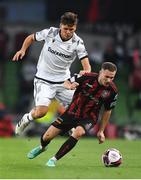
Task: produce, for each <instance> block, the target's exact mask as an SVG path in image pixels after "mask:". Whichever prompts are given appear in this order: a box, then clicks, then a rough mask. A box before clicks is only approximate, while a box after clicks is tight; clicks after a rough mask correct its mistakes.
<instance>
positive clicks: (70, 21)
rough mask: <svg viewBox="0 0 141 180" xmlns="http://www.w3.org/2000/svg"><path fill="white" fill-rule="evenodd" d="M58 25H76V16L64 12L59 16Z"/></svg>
mask: <svg viewBox="0 0 141 180" xmlns="http://www.w3.org/2000/svg"><path fill="white" fill-rule="evenodd" d="M60 23H62V24H64V25H69V26H73V25H77V23H78V18H77V14H75V13H73V12H65V13H64V14H63V15H62V16H61V20H60Z"/></svg>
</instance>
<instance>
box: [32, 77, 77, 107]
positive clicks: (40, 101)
mask: <svg viewBox="0 0 141 180" xmlns="http://www.w3.org/2000/svg"><path fill="white" fill-rule="evenodd" d="M73 94H74V90H68V89H66V88H64V85H63V83H61V84H52V83H48V82H46V81H44V80H41V79H37V78H35V79H34V100H35V106H41V105H43V106H49V104H50V103H51V101H52V99H54V98H55V99H57V100H58V101H59V102H60V103H61V104H63V105H64V106H65V107H67V106H68V105H69V104H70V103H71V101H72V97H73Z"/></svg>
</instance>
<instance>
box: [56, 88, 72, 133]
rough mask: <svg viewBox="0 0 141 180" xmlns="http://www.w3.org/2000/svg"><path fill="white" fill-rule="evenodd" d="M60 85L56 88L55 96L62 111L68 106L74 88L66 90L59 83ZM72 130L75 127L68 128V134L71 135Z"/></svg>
mask: <svg viewBox="0 0 141 180" xmlns="http://www.w3.org/2000/svg"><path fill="white" fill-rule="evenodd" d="M60 86H61V87H59V89H58V90H57V93H56V96H55V98H56V99H57V100H58V101H59V102H60V104H61V105H60V109H61V110H62V112H63V113H64V112H65V109H67V107H68V106H69V104H70V103H71V101H72V98H73V94H74V91H75V90H68V89H66V88H64V85H60ZM63 113H62V114H63ZM60 114H61V113H60ZM74 130H75V128H72V129H70V131H69V135H71V134H72V133H73V131H74Z"/></svg>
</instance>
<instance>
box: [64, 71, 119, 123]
mask: <svg viewBox="0 0 141 180" xmlns="http://www.w3.org/2000/svg"><path fill="white" fill-rule="evenodd" d="M69 80H70V81H71V82H72V81H76V82H78V83H79V86H78V87H77V89H76V91H75V93H74V96H73V100H72V102H71V104H70V105H69V107H68V109H67V113H68V114H71V115H73V116H74V117H75V118H77V119H91V120H94V123H96V122H97V120H98V116H99V111H100V109H101V107H102V106H104V108H105V110H110V109H113V108H114V107H115V105H116V101H117V96H118V92H117V87H116V85H115V84H114V82H111V83H110V85H109V86H108V87H105V86H103V85H100V84H99V82H98V74H97V73H86V74H84V75H83V76H81V77H79V76H77V75H75V76H74V77H72V78H71V79H69Z"/></svg>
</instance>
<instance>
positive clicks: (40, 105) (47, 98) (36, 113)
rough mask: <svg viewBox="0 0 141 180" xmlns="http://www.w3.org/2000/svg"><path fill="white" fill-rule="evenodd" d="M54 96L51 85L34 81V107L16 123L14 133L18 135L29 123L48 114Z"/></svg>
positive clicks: (53, 89)
mask: <svg viewBox="0 0 141 180" xmlns="http://www.w3.org/2000/svg"><path fill="white" fill-rule="evenodd" d="M54 96H55V88H54V87H53V85H52V84H49V83H47V82H44V81H41V80H38V79H35V80H34V100H35V105H36V107H34V108H33V109H32V110H31V111H30V112H29V113H26V114H25V115H24V116H23V117H22V119H21V120H20V121H19V122H18V124H17V125H16V128H15V133H16V134H20V133H21V132H22V131H23V130H24V129H25V128H26V127H27V126H28V125H29V124H30V122H31V121H33V120H35V119H38V118H41V117H43V116H44V115H46V113H47V112H48V106H49V104H50V103H51V99H53V98H54Z"/></svg>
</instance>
